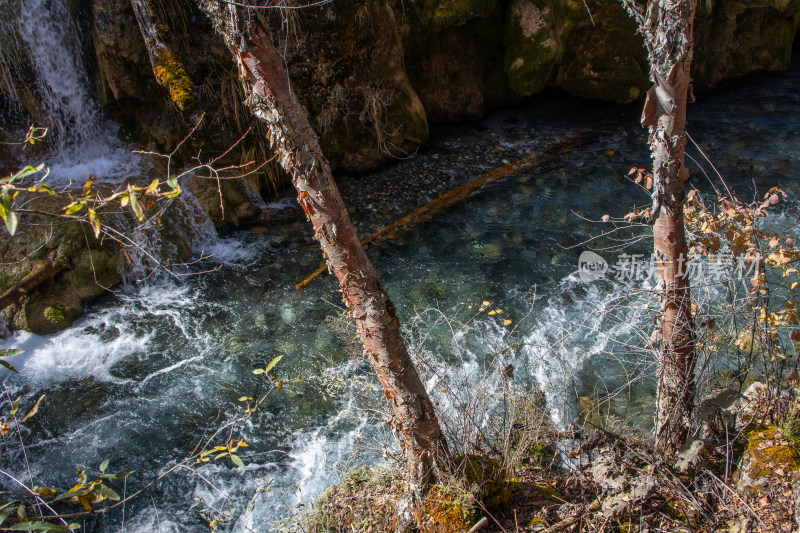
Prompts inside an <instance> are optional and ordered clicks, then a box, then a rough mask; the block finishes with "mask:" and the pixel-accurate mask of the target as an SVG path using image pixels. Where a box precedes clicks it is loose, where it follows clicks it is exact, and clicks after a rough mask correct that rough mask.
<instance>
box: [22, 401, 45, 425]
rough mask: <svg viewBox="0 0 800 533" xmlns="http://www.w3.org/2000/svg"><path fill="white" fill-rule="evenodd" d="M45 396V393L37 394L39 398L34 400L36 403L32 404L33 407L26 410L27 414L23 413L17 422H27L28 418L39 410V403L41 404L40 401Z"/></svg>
mask: <svg viewBox="0 0 800 533" xmlns="http://www.w3.org/2000/svg"><path fill="white" fill-rule="evenodd" d="M45 396H47V395H46V394H42V395H41V396H39V399H38V400H36V405H34V406H33V409H31V410H30V411H28V414H27V415H25V416H24V417H22V420H20V421H19V423H20V424H24V423H25V422H27V421H28V420H30V419H31V418H33V416H34V415H35V414H36V413H38V412H39V404H41V403H42V400H44V397H45Z"/></svg>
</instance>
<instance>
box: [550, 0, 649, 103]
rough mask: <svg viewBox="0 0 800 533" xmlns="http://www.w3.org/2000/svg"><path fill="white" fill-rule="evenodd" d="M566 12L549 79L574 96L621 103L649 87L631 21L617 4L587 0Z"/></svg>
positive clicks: (646, 67)
mask: <svg viewBox="0 0 800 533" xmlns="http://www.w3.org/2000/svg"><path fill="white" fill-rule="evenodd" d="M586 5H587V6H588V10H589V12H591V14H592V18H591V19H589V17H588V14H587V10H586V7H584V8H583V10H582V11H581V10H580V7H582V6H578V9H577V10H576V9H575V6H574V5H573V6H572V7H573V9H572V10H569V11H568V12H566V15H567V16H568V17H571V19H570V20H569V21H568V22H567V23H566V24H565V27H568V28H569V30H570V31H569V36H568V37H567V44H566V47H565V51H564V54H563V56H562V59H561V63H560V64H559V67H558V74H557V76H556V80H555V83H556V84H557V85H558V86H559V87H561V88H562V89H564V90H565V91H567V92H568V93H570V94H573V95H575V96H580V97H585V98H597V99H601V100H611V101H614V102H618V103H627V102H631V101H634V100H637V99H639V98H640V97H642V96H643V95H644V94H645V93H646V92H647V89H648V88H649V87H650V86H651V85H652V82H651V81H650V76H649V73H650V67H649V64H648V62H647V55H646V50H645V47H644V44H643V42H642V38H641V36H640V35H639V34H637V31H636V24H635V23H634V21H633V20H632V19H631V18H630V17H629V16H628V13H627V12H626V11H625V10H624V9H623V7H622V4H621V3H620V2H609V1H606V0H587V2H586Z"/></svg>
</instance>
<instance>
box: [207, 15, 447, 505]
mask: <svg viewBox="0 0 800 533" xmlns="http://www.w3.org/2000/svg"><path fill="white" fill-rule="evenodd" d="M198 3H199V5H200V7H201V9H202V10H203V11H204V12H205V13H206V14H208V16H209V17H210V18H211V20H212V22H213V23H214V27H215V29H216V30H217V31H218V32H219V33H220V34H221V35H222V36H223V37H224V39H225V43H226V44H227V46H228V48H229V49H230V51H231V53H232V54H233V57H234V60H235V61H236V63H237V64H238V67H239V77H240V79H241V81H242V83H243V85H244V87H245V91H246V94H247V95H248V96H247V99H246V103H247V105H248V106H249V108H250V110H251V111H252V112H253V114H254V115H255V116H257V117H258V118H260V119H261V120H263V121H264V122H265V123H266V124H267V128H268V130H269V133H268V137H269V140H270V142H271V143H272V144H273V147H274V149H275V151H276V152H277V154H278V157H279V159H280V162H281V164H282V166H283V167H284V168H285V169H286V171H287V172H288V173H289V175H290V176H291V178H292V183H293V184H294V186H295V188H296V189H297V199H298V202H299V203H300V206H301V207H302V208H303V211H304V212H305V214H306V216H307V217H308V219H309V221H310V222H311V224H312V225H313V227H314V235H315V237H316V239H317V241H319V243H320V246H321V247H322V253H323V256H324V257H325V259H326V261H327V264H328V267H329V268H330V270H331V271H332V272H333V273H334V274H335V275H336V277H337V278H338V279H339V287H340V289H341V291H342V295H343V297H344V302H345V304H346V305H347V307H348V309H349V312H350V316H352V317H353V318H354V319H355V321H356V325H357V327H358V332H359V334H360V335H361V337H362V339H363V341H364V355H365V357H367V359H368V360H369V362H370V363H371V365H372V367H373V368H374V370H375V373H376V374H377V376H378V379H379V380H380V382H381V385H383V388H384V391H385V393H386V399H387V401H388V402H389V404H390V406H391V408H392V411H393V413H394V420H393V421H392V424H394V425H395V429H397V430H398V431H399V433H400V435H401V436H402V440H403V446H404V449H405V455H406V458H407V460H408V480H409V488H410V493H411V494H413V495H414V496H415V497H419V496H421V495H422V493H423V492H424V491H425V490H426V489H427V486H428V484H429V483H430V482H431V481H432V480H433V479H435V478H436V477H437V476H438V474H440V473H442V471H443V470H446V469H447V463H448V460H449V455H448V451H447V445H446V442H445V439H444V436H443V434H442V431H441V429H440V426H439V422H438V420H437V418H436V414H435V413H434V408H433V404H432V403H431V400H430V398H429V397H428V393H427V391H426V390H425V386H424V385H423V383H422V381H421V380H420V378H419V375H418V374H417V371H416V369H415V368H414V365H413V363H412V361H411V357H410V356H409V354H408V351H407V350H406V347H405V344H404V342H403V339H402V337H401V335H400V320H399V318H398V316H397V312H396V311H395V308H394V305H393V304H392V302H391V300H389V297H388V295H387V294H386V291H385V290H384V288H383V283H382V282H381V280H380V278H379V277H378V274H377V273H376V272H375V270H374V268H373V266H372V264H371V263H370V261H369V258H368V257H367V254H366V252H365V251H364V248H363V247H362V245H361V242H360V241H359V239H358V237H357V236H356V233H355V228H354V227H353V223H352V221H351V220H350V216H349V214H348V213H347V209H346V207H345V205H344V202H343V200H342V198H341V196H340V195H339V190H338V188H337V187H336V184H335V182H334V180H333V176H332V174H331V169H330V165H329V164H328V161H327V159H326V158H325V156H324V155H323V153H322V149H321V148H320V146H319V141H318V138H317V135H316V133H315V132H314V130H313V129H312V127H311V125H310V123H309V120H308V113H307V111H306V109H305V108H304V107H303V105H302V104H301V103H300V101H299V100H298V99H297V96H296V94H295V93H294V92H293V91H292V88H291V85H290V80H289V76H288V72H287V71H286V67H285V65H284V62H283V58H282V57H281V56H280V54H279V53H278V51H277V50H276V49H275V48H274V46H273V44H272V39H271V35H270V32H269V29H268V27H267V24H266V23H265V21H264V20H263V17H262V16H261V14H260V13H259V12H258V11H257V10H254V9H246V8H242V7H240V6H235V5H232V4H226V3H225V2H223V1H220V0H198Z"/></svg>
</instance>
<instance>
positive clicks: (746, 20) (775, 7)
mask: <svg viewBox="0 0 800 533" xmlns="http://www.w3.org/2000/svg"><path fill="white" fill-rule="evenodd" d="M798 28H800V1H799V0H769V1H766V2H755V1H754V0H728V1H725V2H722V1H718V0H706V1H703V2H700V4H699V6H698V12H697V18H696V20H695V28H694V34H695V36H696V37H695V53H694V59H693V61H692V77H693V78H694V79H695V82H696V83H697V84H699V85H701V86H713V85H716V84H718V83H720V82H722V81H724V80H730V79H734V78H738V77H741V76H743V75H745V74H747V73H748V72H752V71H754V70H785V69H787V68H788V67H789V65H790V64H791V58H792V46H793V43H794V39H795V36H796V34H797V31H798Z"/></svg>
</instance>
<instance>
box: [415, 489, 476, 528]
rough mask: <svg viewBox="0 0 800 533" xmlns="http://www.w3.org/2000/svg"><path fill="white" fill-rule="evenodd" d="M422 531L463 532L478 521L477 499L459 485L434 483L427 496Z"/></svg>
mask: <svg viewBox="0 0 800 533" xmlns="http://www.w3.org/2000/svg"><path fill="white" fill-rule="evenodd" d="M425 509H426V512H427V516H426V517H425V518H424V519H423V521H422V525H421V527H420V533H461V532H463V531H467V530H469V529H470V528H471V527H472V526H473V525H474V524H475V521H476V513H475V500H474V499H473V497H472V495H471V494H470V493H469V492H468V491H466V490H464V489H463V488H461V487H460V486H458V485H434V486H433V487H432V488H431V489H430V491H428V494H427V495H426V497H425Z"/></svg>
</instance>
